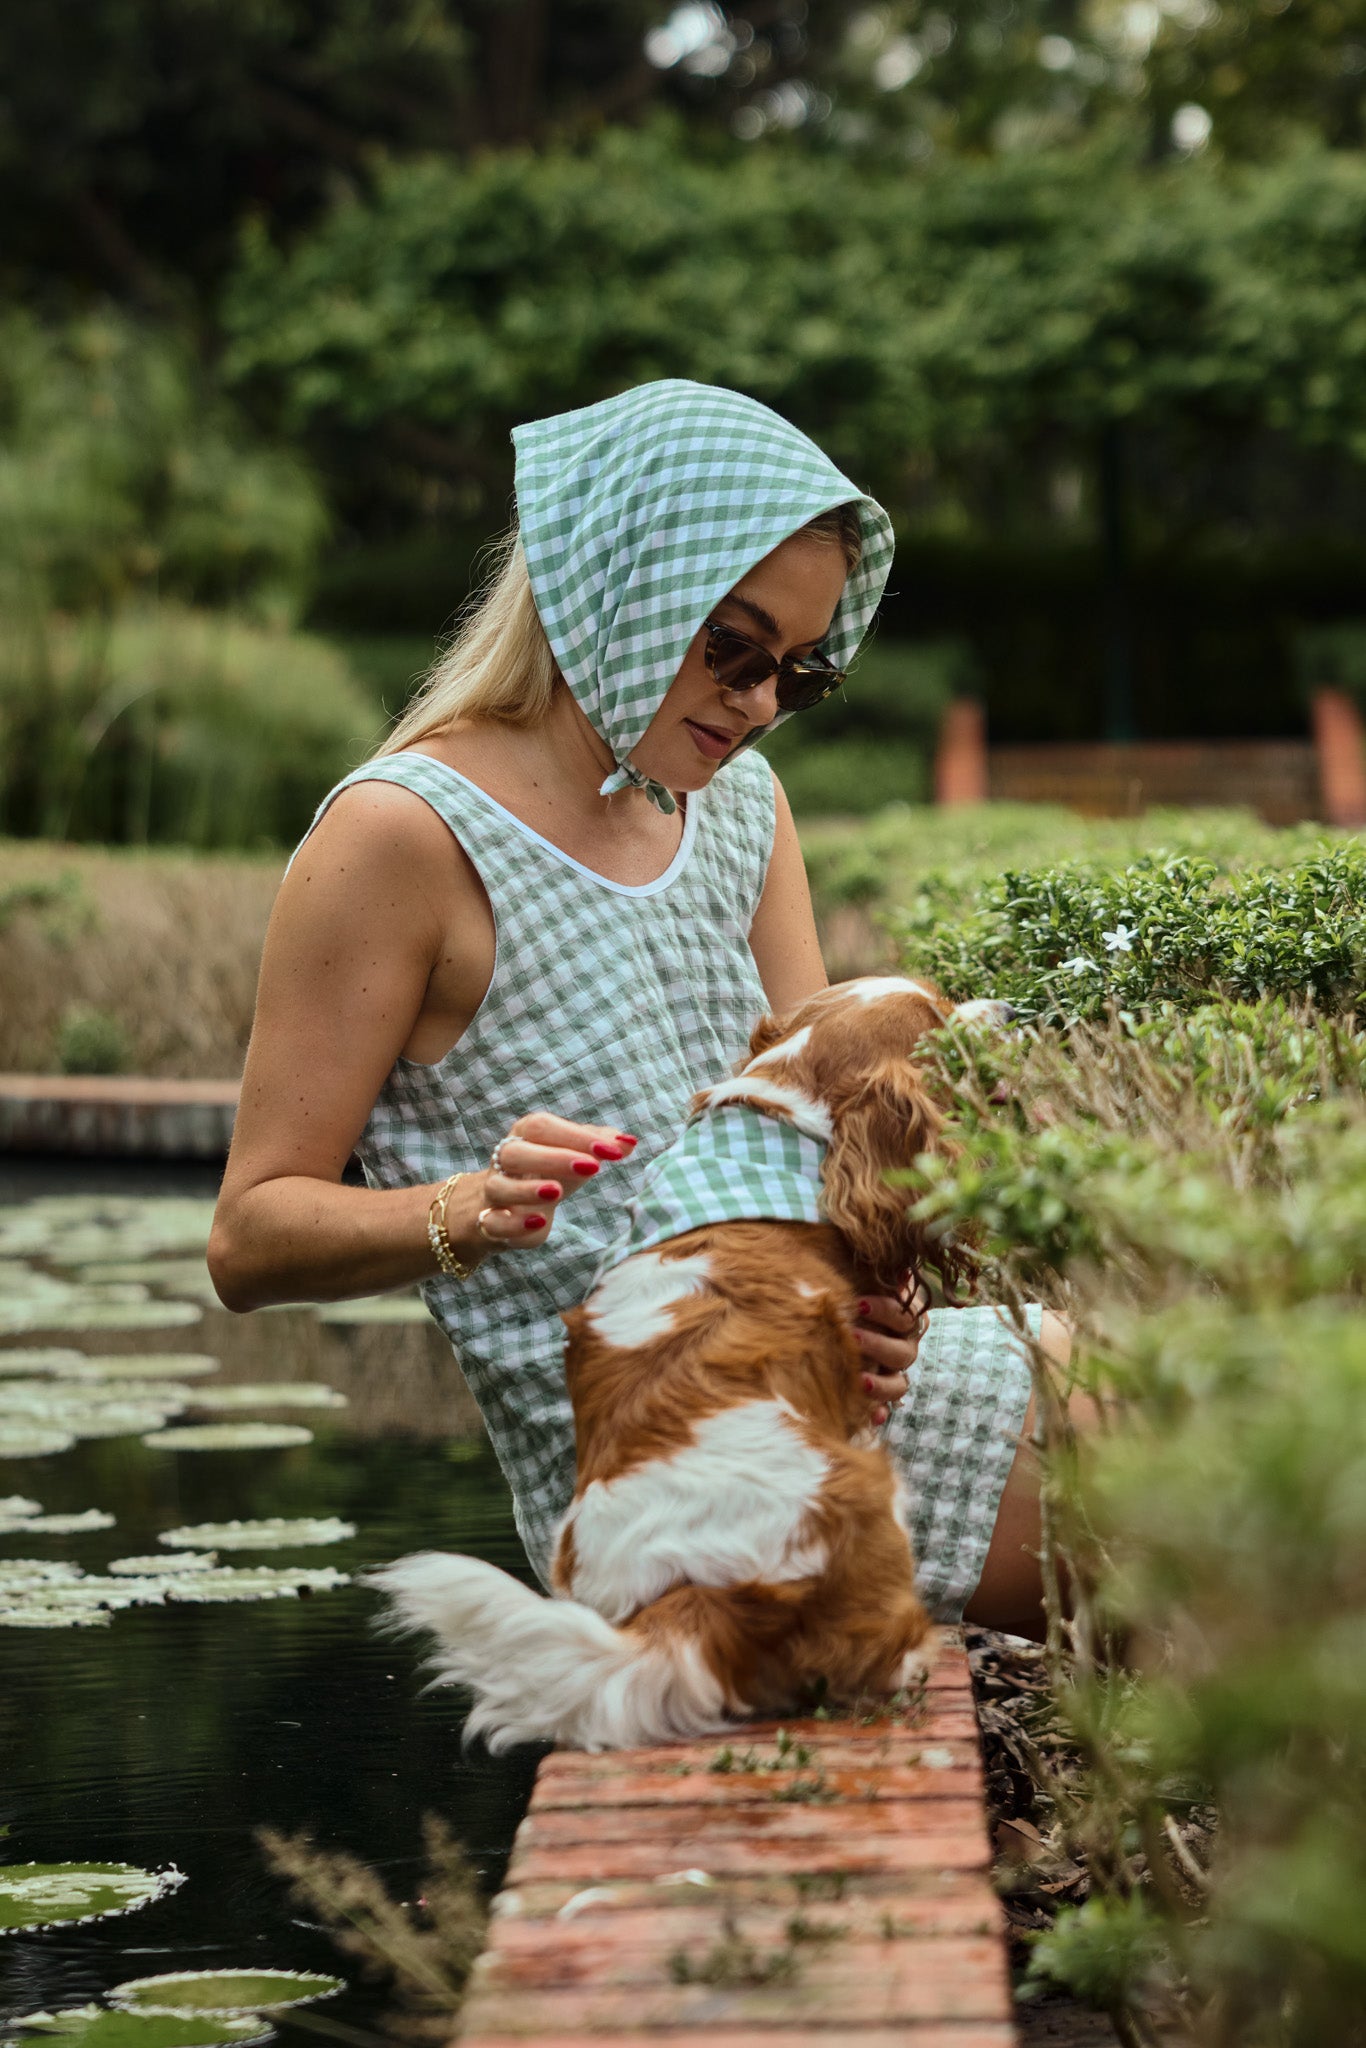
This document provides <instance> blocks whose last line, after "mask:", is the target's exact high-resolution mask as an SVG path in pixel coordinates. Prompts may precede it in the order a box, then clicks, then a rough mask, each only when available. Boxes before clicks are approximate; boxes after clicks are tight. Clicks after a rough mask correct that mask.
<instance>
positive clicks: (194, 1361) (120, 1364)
mask: <svg viewBox="0 0 1366 2048" xmlns="http://www.w3.org/2000/svg"><path fill="white" fill-rule="evenodd" d="M15 1355H16V1354H14V1353H12V1352H0V1358H2V1357H13V1356H15ZM68 1355H69V1356H71V1357H73V1358H77V1359H79V1361H80V1363H79V1365H78V1366H76V1367H73V1368H72V1369H71V1377H72V1378H73V1379H79V1380H163V1379H164V1380H200V1379H205V1378H207V1377H208V1375H209V1374H210V1373H214V1372H217V1371H218V1369H219V1361H218V1360H217V1359H216V1358H213V1357H211V1356H210V1355H209V1353H208V1352H205V1351H130V1352H126V1353H118V1354H115V1355H113V1356H110V1357H89V1356H87V1355H86V1354H84V1353H82V1352H71V1353H69V1354H68Z"/></svg>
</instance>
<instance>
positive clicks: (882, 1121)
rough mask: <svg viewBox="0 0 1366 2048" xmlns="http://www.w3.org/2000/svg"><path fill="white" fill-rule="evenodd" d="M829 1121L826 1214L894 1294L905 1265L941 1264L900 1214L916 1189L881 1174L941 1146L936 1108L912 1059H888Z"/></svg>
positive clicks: (941, 1126) (917, 1229)
mask: <svg viewBox="0 0 1366 2048" xmlns="http://www.w3.org/2000/svg"><path fill="white" fill-rule="evenodd" d="M834 1123H835V1134H834V1137H833V1139H832V1140H831V1144H830V1149H829V1152H828V1153H827V1155H826V1161H825V1203H824V1207H825V1213H826V1215H827V1217H828V1218H829V1220H830V1221H831V1222H832V1223H833V1224H834V1225H835V1226H836V1228H837V1229H839V1230H841V1231H843V1233H844V1235H845V1237H846V1238H847V1239H848V1240H849V1244H850V1246H851V1248H852V1250H853V1252H854V1254H855V1256H856V1258H857V1259H858V1261H859V1263H860V1265H861V1266H863V1267H864V1268H865V1269H866V1270H867V1271H868V1272H869V1273H870V1274H871V1275H872V1276H873V1277H874V1279H875V1280H876V1282H877V1285H878V1287H879V1289H880V1290H881V1291H882V1292H883V1293H886V1294H895V1293H896V1291H897V1289H898V1288H899V1287H900V1286H901V1285H902V1284H903V1282H904V1280H905V1276H906V1272H907V1270H908V1268H914V1269H917V1270H918V1269H919V1267H920V1266H922V1265H923V1264H926V1263H930V1264H942V1254H941V1250H940V1248H939V1247H938V1246H937V1245H931V1243H930V1242H929V1239H928V1237H927V1234H926V1232H925V1230H924V1229H923V1227H922V1226H921V1225H920V1224H917V1223H914V1222H912V1220H911V1218H910V1216H909V1215H908V1214H907V1211H908V1210H909V1209H910V1207H911V1205H912V1203H913V1202H914V1200H915V1189H914V1188H913V1187H908V1186H906V1184H905V1183H904V1182H902V1183H900V1184H895V1183H894V1184H890V1185H889V1183H888V1180H887V1175H888V1174H889V1173H890V1172H895V1171H897V1170H898V1169H908V1168H911V1167H913V1166H914V1164H915V1161H916V1159H917V1158H918V1156H919V1155H920V1153H922V1152H932V1151H943V1150H944V1149H945V1146H946V1140H945V1137H944V1116H943V1112H942V1110H940V1108H939V1107H938V1105H937V1104H936V1103H935V1102H934V1101H933V1100H932V1099H931V1097H930V1096H929V1094H928V1093H927V1092H926V1089H925V1087H924V1084H923V1082H922V1079H921V1076H920V1074H919V1072H918V1071H917V1069H916V1067H915V1065H914V1063H913V1062H912V1061H911V1060H908V1059H904V1058H901V1059H888V1060H884V1061H883V1062H882V1063H881V1064H880V1065H879V1066H878V1067H877V1068H875V1069H874V1071H873V1073H872V1074H870V1075H868V1076H867V1077H866V1078H864V1079H863V1080H861V1081H860V1082H859V1084H858V1085H857V1087H856V1088H854V1089H852V1090H851V1091H850V1094H849V1096H848V1097H847V1098H846V1100H845V1101H844V1102H842V1103H839V1104H837V1105H836V1106H835V1117H834Z"/></svg>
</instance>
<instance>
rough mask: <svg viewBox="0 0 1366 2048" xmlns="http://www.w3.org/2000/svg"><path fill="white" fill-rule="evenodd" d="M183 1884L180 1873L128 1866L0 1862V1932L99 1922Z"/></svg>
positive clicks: (183, 1876)
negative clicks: (89, 1921) (91, 1921)
mask: <svg viewBox="0 0 1366 2048" xmlns="http://www.w3.org/2000/svg"><path fill="white" fill-rule="evenodd" d="M184 1882H185V1874H184V1872H183V1871H180V1870H177V1869H176V1868H175V1866H174V1865H172V1866H171V1867H170V1868H169V1869H167V1870H139V1869H138V1868H137V1866H136V1865H135V1864H132V1863H4V1864H0V1934H14V1933H17V1932H19V1931H21V1930H24V1929H30V1928H35V1927H56V1926H62V1925H70V1924H71V1923H73V1922H75V1921H81V1920H102V1919H104V1918H105V1917H106V1915H108V1914H111V1913H131V1912H133V1911H134V1910H135V1909H136V1908H137V1907H138V1906H149V1905H150V1904H151V1903H152V1901H153V1900H154V1899H160V1898H163V1897H164V1896H165V1894H166V1893H167V1892H172V1891H174V1890H175V1889H176V1886H177V1885H182V1884H184Z"/></svg>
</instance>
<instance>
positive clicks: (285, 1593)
mask: <svg viewBox="0 0 1366 2048" xmlns="http://www.w3.org/2000/svg"><path fill="white" fill-rule="evenodd" d="M120 1562H121V1563H123V1564H124V1566H125V1569H124V1570H123V1571H122V1572H121V1573H113V1572H111V1573H109V1574H107V1575H106V1574H104V1573H100V1572H90V1573H86V1572H82V1571H81V1570H80V1569H79V1568H78V1567H77V1566H75V1565H63V1566H61V1567H60V1568H58V1569H56V1570H53V1569H49V1568H48V1567H47V1566H46V1565H44V1564H43V1563H42V1562H40V1561H38V1560H36V1559H32V1558H23V1559H18V1560H15V1562H14V1564H13V1565H9V1564H3V1563H0V1627H3V1628H103V1627H105V1626H106V1625H107V1624H108V1622H109V1619H110V1616H111V1615H112V1614H115V1613H117V1612H119V1611H120V1610H122V1609H125V1608H129V1607H162V1606H177V1605H185V1606H196V1607H203V1606H209V1605H217V1604H227V1603H234V1604H235V1603H237V1602H240V1601H245V1600H294V1599H297V1598H298V1597H299V1596H300V1595H301V1594H308V1593H328V1592H332V1591H333V1590H334V1589H335V1588H336V1587H338V1586H346V1585H349V1584H350V1580H349V1578H348V1577H347V1575H346V1574H345V1573H344V1572H339V1571H335V1570H333V1568H332V1567H331V1566H330V1565H321V1566H319V1565H248V1566H239V1565H217V1564H215V1563H214V1561H213V1560H212V1559H211V1558H210V1559H207V1560H200V1559H198V1558H196V1559H194V1560H193V1561H190V1560H188V1559H187V1560H184V1561H182V1560H181V1559H179V1558H169V1557H168V1558H161V1559H159V1560H152V1559H143V1558H137V1559H132V1558H130V1559H124V1560H120ZM154 1562H157V1563H159V1564H160V1567H161V1569H160V1570H159V1571H155V1572H154V1571H152V1570H148V1569H144V1570H142V1571H131V1570H129V1569H128V1568H127V1567H128V1566H130V1565H132V1564H139V1565H143V1566H148V1565H150V1564H152V1563H154ZM182 1564H183V1568H182Z"/></svg>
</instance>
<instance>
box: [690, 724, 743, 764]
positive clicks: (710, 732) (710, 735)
mask: <svg viewBox="0 0 1366 2048" xmlns="http://www.w3.org/2000/svg"><path fill="white" fill-rule="evenodd" d="M683 723H684V725H686V726H687V728H688V731H689V732H690V733H691V734H692V738H693V745H694V746H695V747H696V748H697V750H698V752H699V753H700V754H705V755H706V757H707V759H708V760H709V761H724V760H725V758H726V756H727V754H728V753H729V752H730V750H731V748H732V747H733V746H734V745H735V742H736V740H737V739H738V738H739V737H740V735H739V734H738V733H730V732H721V731H720V730H719V729H718V728H717V727H715V726H711V725H699V724H698V722H697V720H696V719H695V718H685V719H684V721H683Z"/></svg>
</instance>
